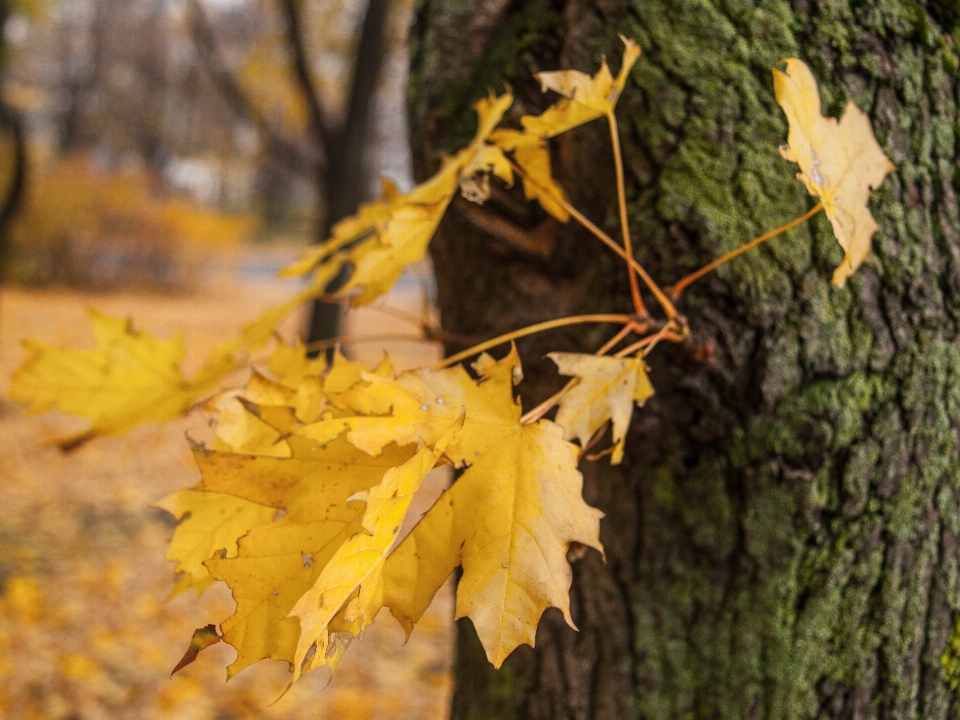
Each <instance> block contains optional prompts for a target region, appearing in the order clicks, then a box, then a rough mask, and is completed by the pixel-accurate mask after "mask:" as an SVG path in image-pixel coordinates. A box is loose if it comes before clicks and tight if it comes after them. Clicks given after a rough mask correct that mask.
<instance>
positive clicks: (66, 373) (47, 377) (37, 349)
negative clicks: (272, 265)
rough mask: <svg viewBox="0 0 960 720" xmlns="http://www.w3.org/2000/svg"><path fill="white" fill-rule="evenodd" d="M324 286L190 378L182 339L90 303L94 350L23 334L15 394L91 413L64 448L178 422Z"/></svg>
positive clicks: (221, 350)
mask: <svg viewBox="0 0 960 720" xmlns="http://www.w3.org/2000/svg"><path fill="white" fill-rule="evenodd" d="M322 290H323V288H322V286H320V287H319V289H318V286H317V285H312V286H311V287H310V288H308V289H306V290H304V291H302V292H300V293H298V294H297V295H295V296H294V297H293V298H291V299H290V300H287V301H286V302H283V303H281V304H280V305H278V306H276V307H273V308H270V309H269V310H267V311H266V312H264V313H263V314H261V315H260V316H259V317H257V318H255V319H254V320H252V321H251V322H249V323H247V324H246V325H245V326H244V327H243V328H242V330H241V331H240V333H239V335H238V337H237V338H236V339H234V340H232V341H230V342H226V343H222V344H221V345H219V346H218V347H216V348H215V349H214V350H213V352H212V353H211V354H210V357H209V358H208V359H207V361H206V362H205V363H204V364H203V366H202V367H201V368H200V369H199V370H198V371H197V373H196V374H195V375H194V376H193V377H192V378H191V379H189V380H187V378H186V377H185V376H184V375H183V372H182V371H181V370H180V363H182V362H183V359H184V355H185V352H184V347H183V341H182V339H181V338H179V337H174V338H172V339H170V340H160V339H158V338H155V337H153V336H152V335H150V334H148V333H144V332H138V331H136V330H134V329H133V325H132V323H131V322H130V321H129V320H126V319H121V318H112V317H109V316H107V315H104V314H102V313H99V312H97V311H96V310H92V309H91V310H90V311H89V317H90V324H91V326H92V329H93V335H94V347H93V349H91V350H77V349H74V348H60V347H56V346H53V345H47V344H44V343H38V342H34V341H32V340H24V342H23V345H24V347H25V348H26V350H27V352H28V357H27V359H26V360H24V362H23V363H22V364H21V365H20V367H19V368H18V369H17V370H16V371H15V372H14V374H13V377H12V382H11V387H10V399H11V400H13V401H15V402H19V403H23V404H25V405H27V406H28V407H29V408H30V411H31V412H44V411H47V410H50V409H52V408H56V409H57V410H60V411H61V412H64V413H67V414H68V415H75V416H77V417H83V418H88V419H89V420H90V421H91V424H90V428H89V429H88V430H85V431H83V432H81V433H78V434H76V435H73V436H71V437H68V438H64V439H62V440H61V441H60V446H61V447H62V448H64V449H68V448H72V447H76V446H77V445H79V444H81V443H83V442H86V441H87V440H90V439H92V438H95V437H100V436H104V435H122V434H123V433H125V432H127V431H128V430H130V429H132V428H134V427H136V426H137V425H142V424H144V423H149V422H165V421H167V420H173V419H175V418H177V417H180V416H181V415H185V414H186V413H187V412H188V411H189V410H190V408H191V407H192V406H193V405H194V404H195V403H196V402H197V401H199V400H200V399H201V398H203V397H205V396H207V395H209V394H210V393H212V392H213V391H214V390H216V388H217V386H218V385H219V384H220V382H221V381H222V380H223V379H224V378H225V377H226V376H227V375H229V374H230V373H232V372H235V371H236V370H237V369H239V368H241V367H243V366H244V365H246V363H247V361H248V360H249V357H250V353H251V352H253V351H254V350H257V349H258V348H260V347H262V346H263V345H265V344H267V343H268V342H270V340H271V338H272V337H273V333H274V330H275V329H276V326H277V324H278V323H279V322H280V321H281V320H283V318H285V317H286V316H287V315H288V314H289V313H290V312H291V311H292V310H293V309H294V308H296V307H298V306H299V305H302V304H303V303H304V302H306V301H307V300H310V299H312V298H314V297H316V296H317V295H318V294H320V292H322Z"/></svg>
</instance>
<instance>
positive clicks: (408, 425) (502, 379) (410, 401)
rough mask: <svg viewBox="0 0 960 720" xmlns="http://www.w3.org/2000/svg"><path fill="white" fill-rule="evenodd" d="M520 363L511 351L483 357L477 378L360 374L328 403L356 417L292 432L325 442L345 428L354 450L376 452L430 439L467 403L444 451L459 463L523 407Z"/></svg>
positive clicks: (450, 371) (427, 372) (459, 373)
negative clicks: (518, 397) (517, 394)
mask: <svg viewBox="0 0 960 720" xmlns="http://www.w3.org/2000/svg"><path fill="white" fill-rule="evenodd" d="M519 367H520V361H519V356H518V355H517V352H516V348H514V349H513V350H511V352H510V354H509V355H507V356H506V357H504V358H503V359H502V360H500V361H494V360H493V359H492V358H491V357H490V356H489V355H483V356H481V358H480V359H479V360H478V361H477V363H476V364H475V365H474V368H475V369H476V370H477V373H478V374H479V375H480V378H479V380H473V379H472V378H471V377H470V376H469V375H468V374H467V372H466V370H464V369H463V367H462V366H459V365H457V366H454V367H451V368H446V369H443V370H431V369H429V368H424V369H420V370H412V371H409V372H405V373H401V374H400V375H399V376H397V377H396V378H394V377H384V376H381V375H375V374H372V373H364V375H363V380H364V382H362V383H360V384H357V385H355V386H353V387H352V388H351V389H350V390H348V391H346V392H344V393H340V394H331V395H328V399H329V401H330V402H331V403H333V404H335V405H339V406H340V407H343V408H345V409H347V410H352V411H355V412H356V413H357V414H355V415H347V416H340V417H330V418H325V419H322V420H320V421H319V422H317V423H312V424H309V425H304V426H303V427H300V428H297V429H296V430H295V431H294V432H295V434H297V435H300V436H303V437H306V438H311V439H312V440H314V441H316V442H318V443H324V442H327V441H329V440H331V439H333V438H335V437H338V436H339V435H340V434H341V433H343V432H344V431H346V432H347V435H346V437H347V439H348V440H349V441H350V443H352V444H353V445H354V446H355V447H357V448H360V449H361V450H364V451H365V452H368V453H371V454H376V453H378V452H380V448H382V447H384V446H386V445H388V444H390V443H396V444H398V445H408V444H411V443H417V442H420V441H422V442H425V443H427V444H428V445H429V444H433V443H435V442H436V441H437V439H438V438H439V437H440V435H441V433H443V431H444V430H446V429H447V428H448V427H450V425H451V424H452V423H453V422H455V421H456V419H457V418H458V417H459V416H460V413H461V412H462V410H463V408H465V407H466V408H467V409H468V412H467V417H466V420H465V422H464V430H463V432H462V433H460V434H459V435H458V436H457V437H456V438H454V439H453V440H451V442H450V444H449V445H448V446H447V449H446V454H447V456H448V457H449V458H450V459H451V460H453V462H455V463H457V464H461V465H462V464H463V463H470V462H473V461H474V460H475V459H476V458H477V457H478V456H479V455H480V454H482V453H483V452H484V451H485V449H486V448H487V447H488V446H489V445H491V444H492V443H495V442H497V440H498V439H499V437H500V436H501V435H503V433H505V432H509V431H510V430H511V429H512V428H514V427H515V426H517V425H518V424H519V422H520V414H521V411H520V406H519V405H518V404H517V403H516V402H515V401H514V399H513V385H514V384H515V380H516V378H517V372H518V371H519Z"/></svg>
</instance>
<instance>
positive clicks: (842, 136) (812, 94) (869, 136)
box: [773, 58, 896, 287]
mask: <svg viewBox="0 0 960 720" xmlns="http://www.w3.org/2000/svg"><path fill="white" fill-rule="evenodd" d="M783 63H785V64H786V72H781V71H780V70H778V69H777V68H773V87H774V91H775V92H776V96H777V102H779V103H780V107H782V108H783V111H784V113H785V114H786V116H787V121H788V122H789V124H790V133H789V135H788V138H787V145H784V146H783V147H781V148H780V154H781V155H783V157H784V158H786V159H787V160H790V161H792V162H795V163H798V164H799V165H800V170H801V172H800V173H798V174H797V178H798V179H799V180H800V181H801V182H802V183H803V184H804V185H806V187H807V190H808V191H809V192H810V194H811V195H813V196H815V197H818V198H820V201H821V202H822V203H823V208H824V210H825V212H826V213H827V217H828V218H829V219H830V224H831V225H832V226H833V234H834V235H835V236H836V238H837V241H838V242H839V243H840V246H841V247H842V248H843V250H844V253H845V255H844V258H843V262H842V263H841V264H840V266H839V267H838V268H837V269H836V271H834V273H833V284H834V285H836V286H838V287H843V285H844V283H846V281H847V278H848V277H850V276H851V275H853V273H854V272H856V270H857V268H858V267H860V265H861V264H862V263H863V261H864V260H866V259H867V255H868V254H869V253H870V241H871V239H872V238H873V234H874V233H875V232H876V231H877V223H876V221H875V220H874V219H873V215H871V214H870V210H869V209H868V208H867V201H868V200H869V199H870V193H871V192H872V191H873V190H875V189H876V188H878V187H879V186H880V183H882V182H883V179H884V177H886V175H887V173H889V172H892V171H893V170H896V167H895V166H894V165H893V163H891V162H890V160H889V159H888V158H887V156H886V155H884V153H883V150H882V149H881V148H880V144H879V143H878V142H877V138H876V136H875V135H874V134H873V128H871V127H870V120H869V118H867V116H866V115H865V114H864V113H863V112H861V111H860V109H859V108H857V106H856V105H854V104H853V103H852V102H849V103H847V107H846V109H845V110H844V112H843V117H841V118H840V122H839V123H838V122H837V121H836V120H835V119H834V118H827V117H823V116H822V115H821V114H820V93H819V91H818V89H817V81H816V79H814V77H813V73H811V72H810V68H808V67H807V66H806V64H805V63H804V62H803V61H801V60H797V59H796V58H788V59H786V60H784V61H783Z"/></svg>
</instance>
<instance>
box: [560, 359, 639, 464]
mask: <svg viewBox="0 0 960 720" xmlns="http://www.w3.org/2000/svg"><path fill="white" fill-rule="evenodd" d="M547 357H549V358H550V359H551V360H553V361H554V362H555V363H556V364H557V367H558V368H559V370H560V372H561V373H562V374H563V375H572V376H575V377H577V378H579V379H580V382H579V383H578V384H577V385H575V386H574V387H572V388H571V389H570V390H568V391H567V393H566V394H565V395H564V396H563V397H562V398H561V400H560V409H559V410H558V411H557V418H556V421H557V424H558V425H560V426H561V427H562V428H563V429H564V437H565V438H567V439H568V440H572V439H578V440H579V441H580V445H581V446H582V447H586V444H587V442H589V440H590V438H592V437H593V434H594V433H595V432H597V430H599V429H600V428H601V427H602V426H603V424H604V423H605V422H606V421H607V420H611V421H612V422H613V443H614V446H613V455H612V457H611V459H610V462H611V463H612V464H614V465H617V464H618V463H619V462H620V461H621V460H622V459H623V441H624V437H625V436H626V434H627V428H628V427H630V417H631V416H632V415H633V405H634V403H637V404H638V405H643V403H644V402H646V400H647V398H649V397H650V396H651V395H653V386H652V385H651V384H650V379H649V378H648V377H647V369H646V366H645V365H644V362H643V358H637V357H634V358H615V357H597V356H596V355H582V354H579V353H559V352H555V353H550V354H549V355H548V356H547Z"/></svg>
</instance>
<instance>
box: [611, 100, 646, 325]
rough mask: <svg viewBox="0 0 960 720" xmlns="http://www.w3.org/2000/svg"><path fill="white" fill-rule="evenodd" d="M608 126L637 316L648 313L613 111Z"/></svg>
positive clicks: (625, 249)
mask: <svg viewBox="0 0 960 720" xmlns="http://www.w3.org/2000/svg"><path fill="white" fill-rule="evenodd" d="M607 124H608V125H609V127H610V143H611V145H612V146H613V160H614V167H615V169H616V171H617V205H618V207H619V208H620V229H621V231H622V233H623V252H624V259H625V260H626V261H627V276H628V277H629V278H630V294H631V295H632V296H633V309H634V312H636V313H637V315H645V314H646V312H647V309H646V307H644V304H643V300H642V299H641V297H640V286H639V284H638V283H637V272H636V270H635V269H634V267H633V246H632V245H631V243H630V224H629V222H628V221H627V189H626V183H625V181H624V178H623V156H622V155H621V153H620V133H619V132H617V116H616V115H614V113H613V110H608V111H607Z"/></svg>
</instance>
